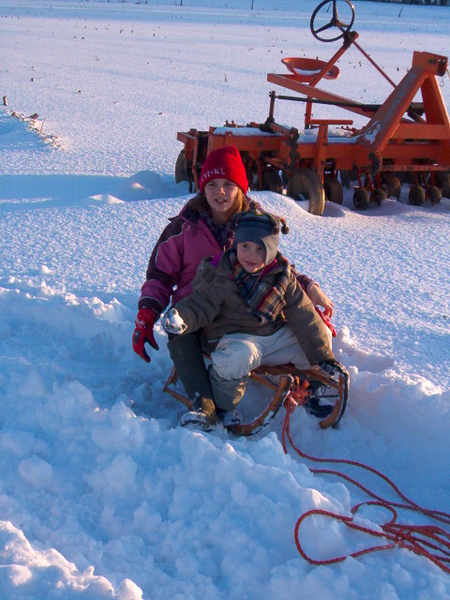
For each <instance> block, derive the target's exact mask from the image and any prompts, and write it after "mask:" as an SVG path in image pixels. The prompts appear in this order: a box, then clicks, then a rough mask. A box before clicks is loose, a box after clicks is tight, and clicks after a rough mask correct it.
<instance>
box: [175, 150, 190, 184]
mask: <svg viewBox="0 0 450 600" xmlns="http://www.w3.org/2000/svg"><path fill="white" fill-rule="evenodd" d="M186 171H187V169H186V157H185V153H184V150H182V151H181V152H180V154H179V155H178V158H177V162H176V163H175V183H181V182H182V181H188V176H187V172H186Z"/></svg>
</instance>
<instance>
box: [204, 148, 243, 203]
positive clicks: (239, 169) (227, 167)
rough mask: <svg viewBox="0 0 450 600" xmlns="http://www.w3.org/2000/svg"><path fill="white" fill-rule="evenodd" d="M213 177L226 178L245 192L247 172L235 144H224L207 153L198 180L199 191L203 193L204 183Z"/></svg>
mask: <svg viewBox="0 0 450 600" xmlns="http://www.w3.org/2000/svg"><path fill="white" fill-rule="evenodd" d="M213 179H228V180H229V181H232V182H233V183H235V184H236V185H237V186H238V187H239V188H241V190H242V191H243V192H244V194H246V193H247V190H248V181H247V173H246V171H245V167H244V163H243V162H242V158H241V155H240V154H239V150H238V149H237V148H236V146H224V147H223V148H217V150H213V151H212V152H210V153H209V154H208V156H207V157H206V160H205V162H204V163H203V167H202V171H201V173H200V179H199V180H198V182H199V188H200V192H202V193H203V191H204V189H205V185H206V184H207V183H208V182H210V181H212V180H213Z"/></svg>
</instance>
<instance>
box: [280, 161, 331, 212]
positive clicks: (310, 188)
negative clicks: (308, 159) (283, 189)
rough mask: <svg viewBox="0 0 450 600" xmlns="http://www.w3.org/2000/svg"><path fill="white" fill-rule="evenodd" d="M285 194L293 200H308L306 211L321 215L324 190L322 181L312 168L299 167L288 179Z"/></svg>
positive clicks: (323, 207) (323, 205)
mask: <svg viewBox="0 0 450 600" xmlns="http://www.w3.org/2000/svg"><path fill="white" fill-rule="evenodd" d="M287 194H288V196H290V197H291V198H293V199H294V200H297V201H298V200H309V208H308V212H310V213H311V214H312V215H322V214H323V211H324V209H325V191H324V189H323V185H322V181H321V180H320V177H319V176H318V175H317V173H316V172H315V171H314V170H313V169H299V170H298V171H296V172H295V173H294V175H293V176H292V177H291V178H290V179H289V181H288V184H287Z"/></svg>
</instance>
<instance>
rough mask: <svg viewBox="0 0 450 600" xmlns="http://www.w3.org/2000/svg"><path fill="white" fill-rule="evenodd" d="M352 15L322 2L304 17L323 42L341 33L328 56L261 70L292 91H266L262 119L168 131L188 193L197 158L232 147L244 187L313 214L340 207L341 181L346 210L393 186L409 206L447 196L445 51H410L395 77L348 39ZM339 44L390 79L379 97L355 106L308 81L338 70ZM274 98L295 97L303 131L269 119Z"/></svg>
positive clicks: (194, 184) (345, 3) (329, 0)
mask: <svg viewBox="0 0 450 600" xmlns="http://www.w3.org/2000/svg"><path fill="white" fill-rule="evenodd" d="M338 11H339V12H341V13H343V14H344V16H343V18H342V19H341V18H340V17H339V14H338ZM354 19H355V9H354V6H353V4H352V3H351V2H350V1H349V0H325V1H324V2H322V3H320V4H319V5H318V6H317V7H316V9H315V10H314V12H313V13H312V16H311V20H310V29H311V32H312V34H313V36H314V37H315V38H316V39H318V40H320V41H324V42H332V41H335V40H338V39H341V38H342V40H343V41H342V46H341V47H340V48H339V50H337V52H336V53H335V54H334V55H333V56H332V57H331V58H330V60H328V61H322V60H318V59H310V58H284V59H283V60H282V61H281V62H282V63H283V64H284V65H285V67H286V72H285V73H282V74H277V73H269V74H268V75H267V80H268V81H269V82H270V83H273V84H276V85H277V86H281V87H283V88H286V89H288V90H290V91H291V92H296V93H297V94H299V95H296V96H292V95H279V94H277V93H276V92H275V91H272V92H270V94H269V96H270V106H269V115H268V117H267V119H266V121H265V122H264V123H254V122H251V123H248V124H246V125H236V124H235V123H234V122H231V123H229V122H228V121H227V122H226V124H225V125H224V126H222V127H210V128H209V131H198V130H197V129H190V130H189V131H188V132H178V134H177V139H178V140H179V141H180V142H182V143H183V144H184V149H183V150H182V151H181V152H180V154H179V157H178V159H177V162H176V166H175V179H176V181H177V183H179V182H180V181H183V180H187V181H189V186H190V188H189V189H190V191H191V192H192V191H197V190H198V178H199V175H200V171H201V168H202V165H203V163H204V161H205V159H206V156H207V155H208V154H209V153H210V152H211V151H212V150H215V149H216V148H219V147H222V146H226V145H228V144H233V145H235V146H236V147H237V148H238V149H239V151H240V153H241V156H242V159H243V162H244V164H245V167H246V169H247V175H248V179H249V182H250V188H251V189H253V190H270V191H274V192H278V193H286V194H287V195H288V196H290V197H292V198H293V199H295V200H309V212H311V213H313V214H316V215H321V214H322V213H323V211H324V207H325V201H326V200H328V201H331V202H335V203H338V204H341V203H342V201H343V186H344V187H347V188H349V187H350V185H351V182H355V183H354V193H353V203H354V205H355V207H356V208H366V207H367V206H368V205H369V203H370V201H373V202H375V203H377V204H380V203H381V202H382V200H383V199H385V198H386V197H388V196H389V197H394V198H397V199H398V198H399V197H400V191H401V186H402V183H408V184H409V185H410V190H409V201H410V202H411V204H415V205H421V204H423V202H424V201H425V200H426V199H427V200H429V201H430V202H431V204H437V203H438V202H439V201H440V199H441V197H442V196H443V195H444V196H446V197H450V122H449V116H448V113H447V110H446V107H445V104H444V100H443V97H442V93H441V90H440V87H439V83H438V80H437V77H443V76H444V75H445V74H446V73H448V66H447V65H448V58H447V57H446V56H440V55H437V54H431V53H429V52H417V51H416V52H414V53H413V58H412V65H411V68H410V69H409V70H408V72H407V74H406V75H405V77H404V78H403V79H402V80H401V81H400V82H399V83H398V84H395V83H394V82H393V81H392V80H391V79H390V78H389V77H388V76H387V75H386V74H385V73H384V71H383V70H382V69H381V68H380V67H379V66H378V65H377V64H376V63H375V61H374V60H373V59H372V58H371V57H370V56H369V55H368V54H367V53H366V52H365V51H364V50H363V49H362V48H361V46H360V45H359V44H358V43H357V39H358V33H356V32H355V31H352V30H351V27H352V25H353V22H354ZM349 48H356V49H357V50H358V51H360V52H361V53H362V54H363V56H364V57H365V58H366V59H367V60H368V61H369V62H370V63H371V64H372V66H374V67H375V68H376V70H377V71H378V72H379V73H380V74H381V75H382V76H383V77H384V78H385V79H386V80H387V81H388V83H389V85H390V86H392V88H393V89H392V92H391V93H390V95H389V96H388V97H387V99H386V100H385V101H384V102H383V103H382V104H367V103H362V102H359V101H357V100H352V99H350V98H346V97H343V96H338V95H335V94H332V93H330V92H329V91H325V90H324V89H321V88H320V87H318V84H320V82H321V81H323V80H333V79H336V78H337V77H339V74H340V71H339V68H338V67H337V65H336V63H337V61H338V60H339V59H340V58H341V57H342V55H343V54H344V53H345V52H346V51H347V50H348V49H349ZM278 100H283V101H292V102H302V103H304V105H305V114H304V132H303V134H301V132H300V131H299V129H297V128H295V127H287V126H285V125H280V124H278V123H277V122H276V120H275V104H276V101H278ZM315 104H321V105H331V106H336V107H339V108H341V109H343V110H346V111H349V112H350V113H354V114H357V115H361V116H363V117H365V118H367V120H368V122H367V123H366V124H365V125H364V126H363V127H362V128H359V129H357V128H355V127H353V120H352V119H348V118H347V119H326V118H325V119H318V118H314V117H313V105H315ZM337 128H338V129H339V131H338V133H337V132H336V129H337ZM306 133H307V134H308V135H305V134H306Z"/></svg>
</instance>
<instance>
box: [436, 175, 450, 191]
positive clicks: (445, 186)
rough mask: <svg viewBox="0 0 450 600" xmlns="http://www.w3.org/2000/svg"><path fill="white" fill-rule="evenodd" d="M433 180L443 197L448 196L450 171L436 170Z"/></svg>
mask: <svg viewBox="0 0 450 600" xmlns="http://www.w3.org/2000/svg"><path fill="white" fill-rule="evenodd" d="M435 180H436V185H437V187H438V188H440V190H441V192H442V195H443V196H444V198H450V173H444V172H442V173H441V172H439V171H438V172H437V173H436V175H435Z"/></svg>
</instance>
